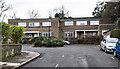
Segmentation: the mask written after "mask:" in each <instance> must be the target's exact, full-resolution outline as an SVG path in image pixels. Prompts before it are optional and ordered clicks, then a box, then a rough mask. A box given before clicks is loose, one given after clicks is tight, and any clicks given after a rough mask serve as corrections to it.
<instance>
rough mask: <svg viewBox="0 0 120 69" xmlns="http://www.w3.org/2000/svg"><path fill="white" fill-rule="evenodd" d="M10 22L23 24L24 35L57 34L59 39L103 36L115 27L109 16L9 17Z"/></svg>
mask: <svg viewBox="0 0 120 69" xmlns="http://www.w3.org/2000/svg"><path fill="white" fill-rule="evenodd" d="M8 23H9V24H12V25H18V26H23V27H24V28H25V31H24V33H25V35H24V37H31V38H32V37H38V36H45V37H48V36H49V34H50V36H55V37H56V38H59V39H65V38H76V39H80V38H86V37H90V36H101V35H103V33H104V32H106V31H107V30H109V29H113V28H114V27H115V25H114V24H112V23H110V20H109V18H95V17H80V18H65V19H59V18H52V19H49V18H41V19H9V20H8Z"/></svg>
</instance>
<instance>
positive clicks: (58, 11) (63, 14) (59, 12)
mask: <svg viewBox="0 0 120 69" xmlns="http://www.w3.org/2000/svg"><path fill="white" fill-rule="evenodd" d="M53 11H54V12H55V13H54V17H55V18H57V17H58V18H68V17H69V11H68V10H67V9H65V8H64V6H63V5H62V7H60V8H55V9H54V10H53Z"/></svg>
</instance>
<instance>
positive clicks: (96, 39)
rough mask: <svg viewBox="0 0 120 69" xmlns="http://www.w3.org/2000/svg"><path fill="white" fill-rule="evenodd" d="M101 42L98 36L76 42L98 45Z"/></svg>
mask: <svg viewBox="0 0 120 69" xmlns="http://www.w3.org/2000/svg"><path fill="white" fill-rule="evenodd" d="M100 41H101V38H100V37H99V36H95V37H94V36H93V37H87V38H81V39H79V40H78V43H79V44H99V43H100Z"/></svg>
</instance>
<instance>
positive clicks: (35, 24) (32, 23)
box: [29, 22, 40, 27]
mask: <svg viewBox="0 0 120 69" xmlns="http://www.w3.org/2000/svg"><path fill="white" fill-rule="evenodd" d="M29 26H30V27H34V26H40V23H39V22H29Z"/></svg>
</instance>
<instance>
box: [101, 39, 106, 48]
mask: <svg viewBox="0 0 120 69" xmlns="http://www.w3.org/2000/svg"><path fill="white" fill-rule="evenodd" d="M105 42H106V40H105V39H103V40H102V41H101V47H102V49H104V46H105Z"/></svg>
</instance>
